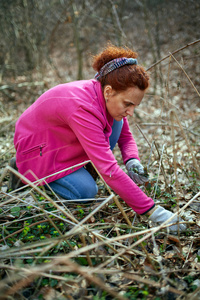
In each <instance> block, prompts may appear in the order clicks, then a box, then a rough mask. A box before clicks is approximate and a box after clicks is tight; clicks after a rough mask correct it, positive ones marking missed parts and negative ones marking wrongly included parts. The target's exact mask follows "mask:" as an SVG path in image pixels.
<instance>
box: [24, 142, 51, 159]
mask: <svg viewBox="0 0 200 300" xmlns="http://www.w3.org/2000/svg"><path fill="white" fill-rule="evenodd" d="M45 146H46V144H41V145H37V146H34V147H32V148H30V149H28V150H25V151H23V152H22V153H23V154H27V153H30V152H32V151H35V150H37V149H39V150H40V156H42V149H43V148H44V147H45Z"/></svg>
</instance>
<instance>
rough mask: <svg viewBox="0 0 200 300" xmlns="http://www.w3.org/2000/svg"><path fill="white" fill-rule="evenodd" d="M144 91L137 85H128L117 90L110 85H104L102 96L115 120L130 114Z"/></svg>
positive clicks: (140, 99) (138, 103)
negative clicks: (123, 89) (120, 90)
mask: <svg viewBox="0 0 200 300" xmlns="http://www.w3.org/2000/svg"><path fill="white" fill-rule="evenodd" d="M143 97H144V91H142V90H140V89H139V88H138V87H130V88H127V90H125V91H122V92H118V91H115V90H113V88H112V87H111V86H110V85H106V86H105V87H104V98H105V101H106V108H107V111H108V112H109V114H110V115H111V116H112V117H113V118H114V119H115V120H116V121H121V120H122V118H123V117H126V116H132V115H133V113H134V109H135V107H136V106H138V105H140V102H141V101H142V98H143Z"/></svg>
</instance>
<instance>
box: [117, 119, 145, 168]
mask: <svg viewBox="0 0 200 300" xmlns="http://www.w3.org/2000/svg"><path fill="white" fill-rule="evenodd" d="M123 120H124V123H123V127H122V131H121V135H120V138H119V140H118V146H119V149H120V151H121V154H122V159H123V162H124V164H125V163H126V162H127V161H128V160H129V159H131V158H137V159H138V160H140V159H139V155H138V148H137V144H136V142H135V140H134V138H133V135H132V133H131V131H130V128H129V124H128V120H127V118H124V119H123Z"/></svg>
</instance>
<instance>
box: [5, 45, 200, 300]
mask: <svg viewBox="0 0 200 300" xmlns="http://www.w3.org/2000/svg"><path fill="white" fill-rule="evenodd" d="M199 66H200V51H199V44H195V45H191V46H189V47H186V48H185V49H183V50H181V51H179V52H178V53H177V54H176V55H175V54H174V55H172V56H171V57H168V58H166V59H165V60H164V61H163V62H160V63H159V64H158V65H157V66H153V67H152V68H151V69H150V70H149V72H150V73H151V77H152V84H151V88H150V89H149V91H148V93H147V94H146V96H145V99H144V100H143V102H142V104H141V105H140V107H139V108H138V109H137V111H136V114H135V115H134V118H130V119H129V122H130V127H131V130H132V132H133V135H134V137H135V140H136V142H137V145H138V149H139V154H140V157H141V161H142V163H143V165H144V166H147V167H148V172H149V174H150V180H149V183H148V184H146V185H145V186H141V188H142V189H143V190H144V191H145V193H146V194H147V195H148V196H150V197H152V198H153V199H154V200H155V202H156V203H157V204H161V205H162V206H164V207H165V208H166V209H169V210H171V211H173V212H177V211H179V212H181V215H182V218H183V219H184V221H185V223H186V224H187V231H186V232H185V233H179V234H178V235H171V234H169V233H168V231H167V228H164V227H159V226H158V227H155V226H154V224H151V223H150V222H149V220H148V219H147V218H146V217H143V216H139V215H137V214H135V213H134V212H133V211H132V209H130V208H129V207H128V206H126V204H125V203H124V201H122V199H120V198H118V197H116V195H114V194H113V192H112V191H110V190H109V189H108V188H107V187H106V185H105V183H104V182H103V180H101V179H100V178H99V179H98V180H97V182H98V186H99V194H98V196H97V197H96V198H95V199H92V200H91V203H76V202H75V201H72V202H70V201H66V200H63V199H60V198H58V197H56V196H55V195H53V194H52V193H47V192H46V191H45V190H44V189H42V188H40V187H39V188H37V187H36V186H31V184H28V185H27V186H25V187H22V189H20V190H19V191H10V190H8V180H9V169H8V165H9V161H10V159H11V158H12V157H13V156H14V155H15V150H14V147H13V136H14V124H15V122H16V120H17V118H18V117H19V115H20V114H21V113H22V112H23V111H24V110H25V109H26V108H27V107H28V106H29V105H30V104H31V103H32V102H33V101H34V100H35V99H37V97H38V96H39V95H40V94H41V93H42V92H43V91H45V90H47V89H48V88H49V87H50V86H52V85H55V81H56V80H52V78H53V74H52V76H49V77H48V78H49V81H48V80H41V77H37V74H36V76H35V79H34V80H33V79H32V80H31V82H30V80H28V79H27V77H18V78H15V79H14V80H13V82H12V81H11V80H10V81H9V84H8V85H7V86H5V85H4V86H1V88H0V92H1V97H2V100H3V101H2V102H1V107H0V108H1V116H0V123H1V129H0V141H1V144H0V162H1V183H2V187H1V202H0V222H1V223H0V227H1V233H0V279H1V281H0V299H15V300H16V299H31V300H33V299H45V300H51V299H52V300H53V299H59V300H62V299H94V300H104V299H106V300H108V299H156V300H159V299H170V300H171V299H190V300H192V299H199V298H200V230H199V228H200V192H199V190H200V171H199V159H200V144H199V140H200V138H199V137H200V119H199V113H200V101H199V98H200V94H199V93H200V68H199ZM48 74H51V73H50V72H49V73H48ZM27 82H28V83H27ZM114 153H115V156H116V158H117V160H118V162H119V164H120V166H121V168H122V169H124V171H125V168H124V166H123V164H122V160H121V156H120V151H119V149H118V148H117V147H116V149H115V150H114ZM11 171H12V170H11ZM19 176H20V175H19ZM97 200H98V202H97Z"/></svg>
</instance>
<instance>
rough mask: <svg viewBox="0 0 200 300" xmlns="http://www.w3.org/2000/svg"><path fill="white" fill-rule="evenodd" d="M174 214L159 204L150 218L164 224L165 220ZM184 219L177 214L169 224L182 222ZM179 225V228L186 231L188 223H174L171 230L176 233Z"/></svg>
mask: <svg viewBox="0 0 200 300" xmlns="http://www.w3.org/2000/svg"><path fill="white" fill-rule="evenodd" d="M172 215H173V213H172V212H171V211H169V210H167V209H165V208H164V207H162V206H160V205H158V206H157V208H156V210H155V211H154V212H153V213H152V214H151V216H150V217H149V219H150V220H151V221H152V222H155V223H159V224H162V223H163V222H165V221H166V220H168V219H169V218H171V216H172ZM182 221H183V220H182V219H181V218H180V217H179V218H178V216H175V217H174V218H173V219H172V220H171V221H170V222H169V223H168V224H171V223H176V222H182ZM178 226H179V230H180V232H181V231H185V230H186V229H187V227H186V225H184V224H179V225H178V224H177V225H172V226H170V227H168V228H169V231H170V232H173V233H174V234H175V233H177V231H178Z"/></svg>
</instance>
